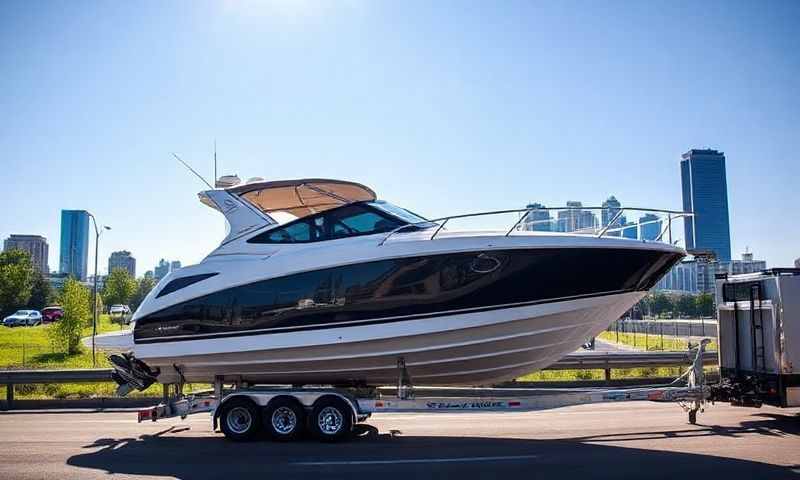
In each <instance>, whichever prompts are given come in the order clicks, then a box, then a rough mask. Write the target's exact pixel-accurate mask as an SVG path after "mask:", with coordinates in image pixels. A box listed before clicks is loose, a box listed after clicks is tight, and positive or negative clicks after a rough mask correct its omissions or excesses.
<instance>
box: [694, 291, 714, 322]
mask: <svg viewBox="0 0 800 480" xmlns="http://www.w3.org/2000/svg"><path fill="white" fill-rule="evenodd" d="M695 304H696V307H697V314H698V315H700V316H701V317H711V316H713V315H714V297H713V296H711V294H710V293H701V294H700V295H698V296H697V297H695Z"/></svg>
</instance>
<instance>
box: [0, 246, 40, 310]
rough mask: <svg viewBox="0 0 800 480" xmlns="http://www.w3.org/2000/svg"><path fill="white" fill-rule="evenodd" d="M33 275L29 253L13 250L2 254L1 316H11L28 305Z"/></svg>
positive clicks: (0, 282) (0, 271)
mask: <svg viewBox="0 0 800 480" xmlns="http://www.w3.org/2000/svg"><path fill="white" fill-rule="evenodd" d="M33 274H34V270H33V265H32V264H31V257H30V255H29V254H28V252H25V251H22V250H17V249H11V250H7V251H5V252H2V253H0V314H2V315H3V316H5V315H10V314H11V313H13V312H14V311H16V310H17V309H19V308H22V307H24V306H25V305H27V303H28V300H30V298H31V288H32V286H33Z"/></svg>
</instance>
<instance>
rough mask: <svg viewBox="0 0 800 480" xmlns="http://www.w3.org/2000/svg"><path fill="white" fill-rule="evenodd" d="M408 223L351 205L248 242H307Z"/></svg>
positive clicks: (382, 229)
mask: <svg viewBox="0 0 800 480" xmlns="http://www.w3.org/2000/svg"><path fill="white" fill-rule="evenodd" d="M407 223H408V222H406V221H404V220H401V219H399V218H395V217H393V216H391V215H390V214H388V213H387V212H385V211H382V210H379V209H377V208H373V207H371V206H369V205H366V204H350V205H345V206H343V207H339V208H335V209H332V210H328V211H326V212H323V213H320V214H317V215H314V216H311V217H306V218H301V219H299V220H295V221H294V222H292V223H290V224H288V225H286V226H285V227H281V228H274V229H272V230H268V231H266V232H263V233H260V234H258V235H256V236H255V237H253V238H251V239H249V240H248V243H307V242H319V241H323V240H334V239H337V238H346V237H355V236H360V235H371V234H375V233H383V232H390V231H392V230H394V229H396V228H398V227H402V226H403V225H406V224H407Z"/></svg>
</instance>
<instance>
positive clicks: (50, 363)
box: [0, 315, 161, 398]
mask: <svg viewBox="0 0 800 480" xmlns="http://www.w3.org/2000/svg"><path fill="white" fill-rule="evenodd" d="M49 328H50V325H39V326H36V327H14V328H8V327H0V369H48V368H50V369H57V368H92V366H93V365H92V351H91V349H89V348H85V347H81V352H80V353H77V354H74V355H67V354H66V353H64V352H60V351H56V350H55V349H54V348H53V346H52V345H51V344H50V338H49V337H48V335H47V330H48V329H49ZM122 328H127V327H122ZM122 328H121V327H120V325H119V324H116V323H112V322H111V319H110V318H109V316H108V315H100V317H99V318H98V322H97V332H98V333H107V332H114V331H119V330H121V329H122ZM91 334H92V327H91V326H87V327H85V328H84V329H83V332H82V335H81V336H82V337H87V336H90V335H91ZM110 366H111V365H110V363H109V362H108V360H107V359H106V355H105V353H104V352H98V353H97V368H109V367H110ZM115 388H116V385H114V384H112V383H109V382H106V383H76V384H48V385H18V386H17V387H16V389H15V394H16V397H17V398H87V397H110V396H113V395H114V390H115ZM160 393H161V388H160V385H153V386H151V387H150V388H148V389H147V390H145V391H144V392H134V393H132V394H131V395H136V396H158V395H160ZM5 394H6V387H5V386H3V387H2V388H0V398H5Z"/></svg>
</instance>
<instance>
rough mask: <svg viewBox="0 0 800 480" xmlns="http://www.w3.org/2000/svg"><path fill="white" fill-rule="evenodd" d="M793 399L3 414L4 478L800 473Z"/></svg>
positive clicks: (799, 425)
mask: <svg viewBox="0 0 800 480" xmlns="http://www.w3.org/2000/svg"><path fill="white" fill-rule="evenodd" d="M798 412H800V410H798V409H793V410H779V409H775V408H766V407H765V408H762V409H758V410H756V409H746V408H734V407H730V406H724V405H716V406H709V407H708V409H707V410H706V412H705V413H703V414H701V415H700V416H699V418H698V425H689V424H688V423H687V421H686V414H685V413H684V412H683V411H682V410H681V409H680V408H679V407H678V406H677V405H674V404H661V403H650V402H628V403H619V404H601V405H582V406H577V407H568V408H561V409H555V410H548V411H540V412H528V413H452V414H451V413H448V414H381V415H376V416H373V417H372V418H371V419H370V420H369V421H368V422H367V424H366V425H364V426H361V427H360V428H359V431H358V436H357V437H356V438H354V439H353V440H351V441H350V442H348V443H342V444H320V443H317V442H315V441H313V440H304V441H300V442H296V443H288V444H281V443H273V442H270V441H267V440H261V441H257V442H252V443H245V444H237V443H232V442H229V441H227V440H226V439H225V438H224V437H223V436H222V435H221V434H219V433H214V432H212V431H211V425H210V421H209V417H208V416H207V415H196V416H193V417H189V418H188V419H186V420H184V421H181V420H178V419H170V420H166V421H159V422H157V423H151V422H148V423H142V424H138V423H137V422H136V418H135V413H134V412H130V411H129V412H113V413H112V412H83V413H76V412H63V413H56V412H35V413H32V412H31V413H24V412H8V413H3V414H0V478H4V479H6V478H7V479H28V478H36V479H39V478H54V479H55V478H58V479H70V478H80V479H91V478H102V479H108V478H109V477H110V476H113V477H114V478H151V479H152V478H179V479H190V478H225V479H230V480H233V479H240V478H256V477H258V478H270V479H284V478H314V479H318V478H351V479H352V478H358V477H361V476H363V477H364V478H380V479H381V480H383V479H395V478H397V479H403V480H408V479H409V478H415V479H416V478H547V479H557V480H567V479H578V478H580V479H586V478H614V479H621V478H669V479H671V480H674V479H676V478H724V479H735V478H747V479H759V480H763V479H773V478H781V479H786V478H788V479H791V478H797V479H798V480H800V413H798Z"/></svg>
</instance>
